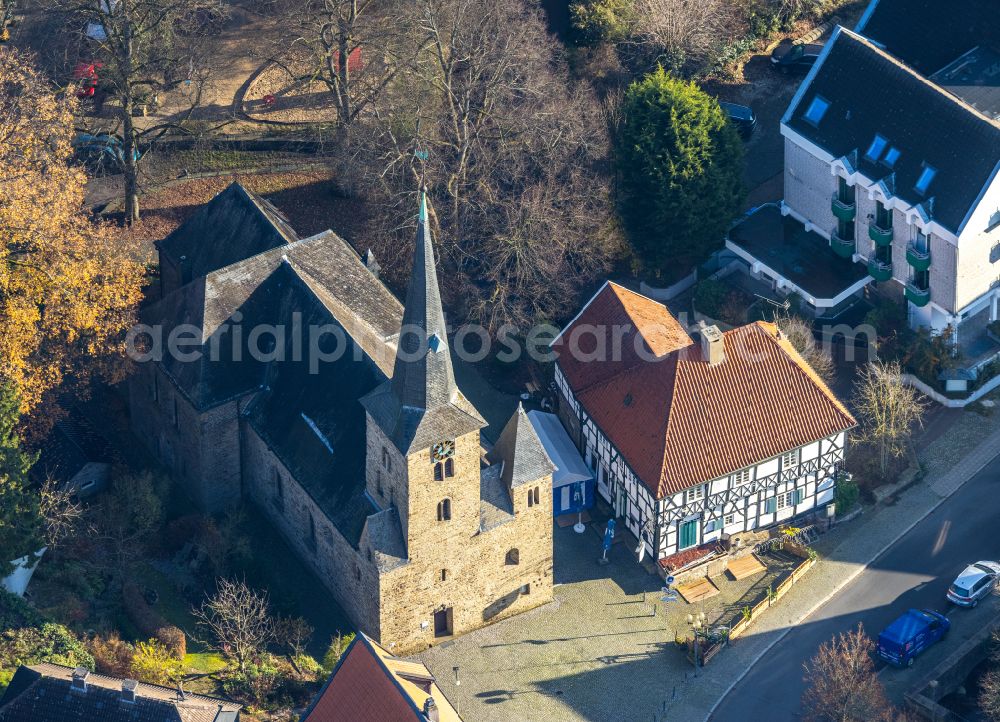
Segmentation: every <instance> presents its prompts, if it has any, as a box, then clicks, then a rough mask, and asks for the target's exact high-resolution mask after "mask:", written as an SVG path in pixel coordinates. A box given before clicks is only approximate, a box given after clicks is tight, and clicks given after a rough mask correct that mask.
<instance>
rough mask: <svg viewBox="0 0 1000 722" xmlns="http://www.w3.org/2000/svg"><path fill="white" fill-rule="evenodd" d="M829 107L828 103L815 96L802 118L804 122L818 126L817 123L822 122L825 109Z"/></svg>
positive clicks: (824, 99)
mask: <svg viewBox="0 0 1000 722" xmlns="http://www.w3.org/2000/svg"><path fill="white" fill-rule="evenodd" d="M829 107H830V101H829V100H827V99H826V98H823V97H821V96H819V95H817V96H816V97H815V98H813V99H812V102H811V103H810V104H809V107H808V108H807V109H806V112H805V115H804V116H803V117H804V118H805V119H806V122H808V123H812V124H813V125H819V122H820V121H821V120H823V116H824V115H826V109H827V108H829Z"/></svg>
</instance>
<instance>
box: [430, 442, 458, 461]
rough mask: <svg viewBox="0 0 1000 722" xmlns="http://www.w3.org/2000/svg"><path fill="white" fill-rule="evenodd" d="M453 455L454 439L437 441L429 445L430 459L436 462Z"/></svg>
mask: <svg viewBox="0 0 1000 722" xmlns="http://www.w3.org/2000/svg"><path fill="white" fill-rule="evenodd" d="M454 455H455V442H454V441H439V442H438V443H436V444H434V446H432V447H431V461H434V462H438V461H444V460H445V459H450V458H451V457H453V456H454Z"/></svg>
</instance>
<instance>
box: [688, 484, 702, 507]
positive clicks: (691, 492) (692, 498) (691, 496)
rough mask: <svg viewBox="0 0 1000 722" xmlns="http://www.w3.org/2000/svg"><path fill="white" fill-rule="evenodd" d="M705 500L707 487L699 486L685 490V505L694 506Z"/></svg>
mask: <svg viewBox="0 0 1000 722" xmlns="http://www.w3.org/2000/svg"><path fill="white" fill-rule="evenodd" d="M704 498H705V486H704V484H701V485H699V486H694V487H691V488H690V489H685V490H684V503H685V504H692V503H694V502H696V501H701V500H702V499H704Z"/></svg>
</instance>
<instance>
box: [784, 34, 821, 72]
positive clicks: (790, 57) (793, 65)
mask: <svg viewBox="0 0 1000 722" xmlns="http://www.w3.org/2000/svg"><path fill="white" fill-rule="evenodd" d="M821 52H823V46H822V45H817V44H815V43H809V44H808V45H806V44H803V43H793V42H792V41H791V40H784V41H782V42H781V43H780V44H779V45H778V47H776V48H775V49H774V50H772V51H771V64H772V65H774V67H776V68H778V69H779V70H781V71H782V72H785V73H790V72H800V73H805V72H807V71H808V70H809V68H811V67H812V66H813V65H815V63H816V58H818V57H819V54H820V53H821Z"/></svg>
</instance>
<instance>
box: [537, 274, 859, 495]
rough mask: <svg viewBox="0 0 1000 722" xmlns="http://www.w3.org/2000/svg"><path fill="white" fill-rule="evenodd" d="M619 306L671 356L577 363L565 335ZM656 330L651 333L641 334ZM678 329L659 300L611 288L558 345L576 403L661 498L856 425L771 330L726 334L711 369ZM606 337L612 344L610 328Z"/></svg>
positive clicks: (760, 327) (758, 327) (753, 327)
mask: <svg viewBox="0 0 1000 722" xmlns="http://www.w3.org/2000/svg"><path fill="white" fill-rule="evenodd" d="M623 291H624V293H623ZM623 298H624V299H627V301H626V302H624V303H622V302H621V301H622V299H623ZM622 308H624V309H625V311H626V313H625V316H626V322H631V323H633V324H636V325H637V327H638V328H639V333H640V335H642V336H643V337H644V338H645V337H647V336H648V337H650V338H653V339H657V340H660V341H663V340H664V339H667V338H669V339H670V340H669V341H668V342H666V343H661V344H660V346H659V347H660V348H661V349H663V348H666V349H669V350H668V351H667V352H666V353H665V354H664V355H660V356H658V357H657V358H656V359H654V360H642V359H640V358H637V357H635V356H629V355H626V354H623V355H622V357H621V358H620V359H619V360H617V361H613V360H612V361H603V362H595V361H589V362H588V361H586V360H579V359H574V358H571V356H570V354H569V353H568V352H569V351H570V349H571V347H569V346H568V345H567V344H565V343H564V339H566V338H568V337H570V336H571V335H572V334H573V333H574V327H578V326H579V327H584V326H587V325H588V324H590V325H597V326H601V325H602V324H603V325H608V321H609V320H610V319H614V322H618V319H619V318H621V312H620V311H618V310H616V309H622ZM592 309H593V312H592ZM609 309H611V312H610V313H609ZM653 327H655V329H657V330H655V331H653V332H652V333H649V334H647V333H646V331H645V330H644V329H645V328H653ZM663 329H670V331H669V332H668V333H666V334H664V332H663ZM675 329H680V325H679V324H678V323H677V321H676V320H675V319H674V318H673V317H672V316H671V315H670V312H669V311H668V310H667V309H666V307H664V306H663V305H662V304H660V303H657V302H656V301H653V300H651V299H649V298H646V297H644V296H641V295H639V294H636V293H632V292H630V291H625V289H622V288H621V287H619V286H615V285H614V284H608V285H606V286H605V287H604V289H602V290H601V291H600V292H599V293H598V295H597V296H596V297H595V298H594V299H592V300H591V302H590V304H588V306H587V307H585V308H584V310H583V311H582V312H581V313H580V315H579V316H578V317H577V318H576V319H574V320H573V322H572V323H571V324H570V326H568V327H567V328H566V329H565V331H564V333H563V335H562V336H561V337H560V338H559V339H557V341H559V342H563V343H559V344H554V346H555V347H556V349H557V351H559V353H560V356H559V360H558V364H559V367H560V368H561V369H562V371H563V374H564V375H565V376H566V380H567V381H568V382H569V385H570V387H571V388H572V389H573V392H574V394H575V396H576V398H577V400H578V401H579V402H580V403H581V404H582V405H583V407H584V409H585V410H586V411H587V413H588V414H589V415H590V416H591V417H592V418H593V420H594V422H595V423H596V424H597V425H598V427H600V429H601V431H603V432H604V434H605V435H607V437H608V439H609V441H610V442H611V443H612V444H614V446H615V447H616V448H617V449H618V451H619V453H620V454H621V455H622V457H623V458H624V459H625V461H626V462H627V463H628V465H629V466H630V467H631V468H632V470H633V471H634V472H635V474H636V475H637V476H638V477H639V478H640V479H641V480H642V482H643V483H644V484H645V485H646V486H647V488H649V490H650V492H652V493H653V494H654V496H655V497H656V498H658V499H659V498H663V497H664V496H668V495H670V494H675V493H677V492H679V491H681V490H683V489H686V488H688V487H691V486H695V485H697V484H700V483H703V482H706V481H710V480H712V479H716V478H719V477H721V476H725V475H727V474H730V473H732V472H734V471H737V470H739V469H742V468H745V467H747V466H752V465H754V464H757V463H760V462H762V461H766V460H767V459H771V458H773V457H775V456H778V455H780V454H782V453H784V452H785V451H788V450H790V449H794V448H796V447H798V446H802V445H804V444H808V443H810V442H813V441H816V440H818V439H821V438H823V437H826V436H830V435H833V434H836V433H838V432H841V431H845V430H847V429H849V428H851V427H853V426H854V425H855V421H854V418H853V417H852V416H851V414H850V412H848V411H847V409H846V408H845V407H844V405H843V404H842V403H841V402H840V401H839V400H838V399H837V398H836V396H834V395H833V393H832V392H831V391H830V389H829V388H828V387H827V386H826V384H825V383H823V381H822V380H821V379H820V378H819V377H818V376H817V375H816V373H815V372H814V371H813V370H812V368H811V367H810V366H809V365H808V364H807V363H806V362H805V360H804V359H803V358H802V357H801V356H800V355H799V354H798V352H796V351H795V349H794V348H793V347H792V345H791V344H790V343H789V342H788V340H787V339H785V338H784V337H783V336H781V335H780V334H779V333H778V330H777V328H776V327H775V326H774V325H773V324H768V323H763V322H758V323H752V324H749V325H747V326H743V327H740V328H736V329H733V330H732V331H728V332H726V333H725V334H723V343H724V348H725V361H723V362H722V363H721V364H718V365H715V366H709V365H708V363H706V361H705V360H703V358H702V355H701V348H700V345H699V344H696V343H694V342H693V341H692V340H691V339H690V337H688V336H687V335H686V334H684V338H687V339H688V341H687V343H686V344H681V343H680V341H681V338H680V335H679V334H678V333H677V331H676V330H675ZM681 333H683V331H681ZM607 334H608V338H611V337H612V334H613V331H608V332H607ZM594 347H595V345H594V344H591V347H590V348H591V349H593V348H594ZM590 366H595V367H596V369H597V370H596V371H594V370H591V369H590V368H589V367H590Z"/></svg>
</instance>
